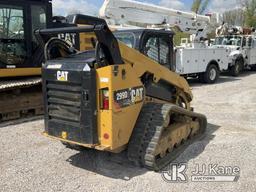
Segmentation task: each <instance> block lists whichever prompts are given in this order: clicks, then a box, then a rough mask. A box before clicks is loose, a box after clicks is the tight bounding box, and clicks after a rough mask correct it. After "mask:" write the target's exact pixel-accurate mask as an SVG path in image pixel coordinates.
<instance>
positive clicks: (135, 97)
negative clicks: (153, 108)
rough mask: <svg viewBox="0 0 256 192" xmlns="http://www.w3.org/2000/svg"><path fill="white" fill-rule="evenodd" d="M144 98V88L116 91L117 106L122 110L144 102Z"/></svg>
mask: <svg viewBox="0 0 256 192" xmlns="http://www.w3.org/2000/svg"><path fill="white" fill-rule="evenodd" d="M144 97H145V90H144V87H143V86H140V87H133V88H129V89H122V90H118V91H114V101H115V104H116V105H117V106H118V107H120V108H124V107H128V106H130V105H134V104H136V103H139V102H142V101H143V100H144Z"/></svg>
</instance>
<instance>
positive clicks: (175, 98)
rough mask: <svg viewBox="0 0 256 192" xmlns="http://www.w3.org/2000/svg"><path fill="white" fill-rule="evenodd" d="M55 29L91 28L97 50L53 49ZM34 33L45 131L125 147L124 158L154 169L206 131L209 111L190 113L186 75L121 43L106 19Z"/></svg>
mask: <svg viewBox="0 0 256 192" xmlns="http://www.w3.org/2000/svg"><path fill="white" fill-rule="evenodd" d="M60 31H61V32H63V33H95V37H96V38H95V39H94V40H92V42H93V44H94V49H92V50H88V51H84V52H76V53H74V51H70V53H71V54H67V53H68V51H63V50H67V49H65V48H63V47H62V49H59V50H56V49H55V48H56V46H53V45H52V46H50V45H49V41H51V39H49V36H51V35H55V34H58V33H59V32H60ZM36 35H37V37H38V38H39V39H41V42H42V45H45V51H46V52H45V55H46V60H47V61H46V62H45V64H44V65H43V71H42V78H43V93H44V103H45V132H44V135H45V136H47V137H50V138H53V139H57V140H60V141H62V142H63V143H65V144H66V145H69V146H74V147H75V146H82V147H86V148H93V149H96V150H103V151H109V152H113V153H119V152H121V151H123V150H127V154H128V158H129V160H131V161H133V162H134V163H135V164H137V165H141V166H144V167H146V168H149V169H152V170H155V171H157V170H160V169H161V168H163V167H164V166H166V165H167V164H168V163H169V162H170V161H172V160H173V159H174V158H176V157H177V155H179V154H180V152H182V151H183V150H184V148H185V147H186V146H188V145H189V144H190V143H191V142H192V141H194V140H195V139H197V138H198V137H199V136H202V135H203V133H204V132H205V129H206V126H207V120H206V117H205V116H204V115H201V114H198V113H195V112H193V109H192V107H191V106H190V103H191V100H192V98H193V96H192V93H191V90H190V87H189V85H188V83H187V82H186V80H185V79H184V78H182V77H180V76H179V75H177V74H176V73H174V72H172V71H171V70H169V69H168V68H166V66H162V65H161V64H159V63H157V62H156V61H154V60H152V59H150V58H149V57H146V56H145V55H143V54H142V53H140V52H139V51H137V50H135V49H133V48H130V47H128V46H126V45H125V44H123V43H122V42H118V41H117V40H116V38H115V37H114V35H113V33H112V32H111V31H110V30H109V28H108V26H107V24H106V22H105V20H103V19H98V18H94V22H89V25H88V26H83V27H66V28H59V29H43V30H38V31H36ZM170 38H171V37H170ZM52 47H55V48H54V49H52ZM72 52H73V53H72Z"/></svg>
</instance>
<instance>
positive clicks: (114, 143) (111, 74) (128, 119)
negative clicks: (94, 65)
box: [97, 64, 145, 152]
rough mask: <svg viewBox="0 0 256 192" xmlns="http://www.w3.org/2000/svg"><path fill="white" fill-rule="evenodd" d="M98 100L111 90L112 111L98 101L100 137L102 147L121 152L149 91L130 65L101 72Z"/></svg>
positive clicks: (112, 67) (98, 74) (111, 67)
mask: <svg viewBox="0 0 256 192" xmlns="http://www.w3.org/2000/svg"><path fill="white" fill-rule="evenodd" d="M97 87H98V92H97V97H98V98H100V90H101V89H104V88H108V89H109V110H102V109H101V108H100V102H98V105H97V107H98V135H99V143H100V145H101V146H102V148H107V149H109V150H110V151H114V152H115V151H118V150H119V149H121V148H123V147H125V146H126V144H128V142H129V139H130V136H131V134H132V131H133V128H134V126H135V123H136V121H137V118H138V116H139V113H140V110H141V108H142V105H143V102H144V98H145V88H144V86H143V85H142V83H141V81H140V79H138V75H136V74H134V70H133V69H132V66H131V65H130V64H123V65H118V66H113V65H112V66H107V67H103V68H99V69H97Z"/></svg>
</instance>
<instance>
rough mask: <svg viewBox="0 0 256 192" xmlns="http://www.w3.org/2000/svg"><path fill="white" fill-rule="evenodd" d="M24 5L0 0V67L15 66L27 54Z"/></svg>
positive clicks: (21, 61) (22, 62)
mask: <svg viewBox="0 0 256 192" xmlns="http://www.w3.org/2000/svg"><path fill="white" fill-rule="evenodd" d="M24 10H25V6H24V5H21V4H20V5H18V4H17V5H12V4H11V3H9V2H8V3H7V2H6V1H5V2H4V3H3V2H2V1H0V68H16V67H17V66H22V65H23V64H24V63H25V60H26V56H27V51H28V50H27V47H26V43H27V42H26V39H25V36H26V32H27V28H26V26H25V11H24Z"/></svg>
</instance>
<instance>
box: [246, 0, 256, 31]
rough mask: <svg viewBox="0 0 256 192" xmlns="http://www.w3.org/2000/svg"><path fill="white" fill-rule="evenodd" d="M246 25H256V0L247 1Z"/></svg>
mask: <svg viewBox="0 0 256 192" xmlns="http://www.w3.org/2000/svg"><path fill="white" fill-rule="evenodd" d="M245 25H246V26H247V27H256V0H247V1H246V2H245Z"/></svg>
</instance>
